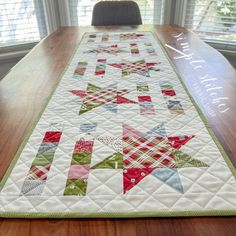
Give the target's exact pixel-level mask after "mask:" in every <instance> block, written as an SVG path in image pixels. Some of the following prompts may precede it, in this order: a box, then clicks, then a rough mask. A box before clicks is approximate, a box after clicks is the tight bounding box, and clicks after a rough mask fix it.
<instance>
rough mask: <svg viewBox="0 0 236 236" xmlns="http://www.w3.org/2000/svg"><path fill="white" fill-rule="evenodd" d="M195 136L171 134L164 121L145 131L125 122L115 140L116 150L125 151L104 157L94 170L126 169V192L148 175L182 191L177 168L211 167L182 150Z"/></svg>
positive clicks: (124, 181)
mask: <svg viewBox="0 0 236 236" xmlns="http://www.w3.org/2000/svg"><path fill="white" fill-rule="evenodd" d="M194 137H195V136H194V135H190V136H189V135H179V136H168V135H167V133H166V130H165V127H164V124H163V123H162V124H160V125H159V126H156V127H154V128H153V129H151V130H149V131H148V132H146V133H142V132H140V131H138V130H136V129H134V128H133V127H131V126H129V125H127V124H123V137H122V142H120V143H119V142H116V143H117V145H120V147H119V148H116V150H119V149H120V150H122V151H121V152H118V153H114V154H113V155H111V156H109V157H107V158H105V159H104V160H103V161H102V162H100V163H98V164H96V165H95V166H93V167H92V169H102V168H108V169H114V168H121V169H122V168H123V190H124V193H126V192H128V191H129V190H131V189H132V188H133V187H135V186H136V185H137V184H138V183H139V182H140V181H141V180H142V179H143V178H145V177H146V176H148V175H149V174H152V176H154V177H156V178H157V179H159V180H161V181H162V182H164V183H165V184H166V185H168V186H169V187H172V188H173V189H175V190H176V191H178V192H180V193H183V192H184V190H183V187H182V184H181V179H180V177H179V174H178V168H186V167H208V165H207V164H206V163H204V162H202V161H200V160H197V159H194V158H192V157H191V156H189V155H188V154H186V153H184V152H182V151H181V150H180V149H181V148H182V146H184V145H186V143H188V142H189V141H190V140H191V139H193V138H194ZM99 138H100V140H101V142H103V143H104V144H106V145H108V146H110V147H113V145H110V143H109V142H107V143H106V142H104V141H103V140H102V139H101V137H99ZM121 159H122V161H123V164H121ZM115 163H116V164H115Z"/></svg>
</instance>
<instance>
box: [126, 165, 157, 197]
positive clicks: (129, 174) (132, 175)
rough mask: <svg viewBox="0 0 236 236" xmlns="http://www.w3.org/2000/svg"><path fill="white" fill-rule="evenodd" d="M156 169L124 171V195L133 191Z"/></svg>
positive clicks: (130, 169) (129, 169)
mask: <svg viewBox="0 0 236 236" xmlns="http://www.w3.org/2000/svg"><path fill="white" fill-rule="evenodd" d="M154 169H155V168H128V169H124V173H123V185H124V193H126V192H127V191H129V190H130V189H132V188H133V187H134V186H135V185H137V184H138V183H139V182H140V181H141V180H142V179H143V178H145V177H146V176H147V175H149V174H150V173H151V172H152V171H153V170H154Z"/></svg>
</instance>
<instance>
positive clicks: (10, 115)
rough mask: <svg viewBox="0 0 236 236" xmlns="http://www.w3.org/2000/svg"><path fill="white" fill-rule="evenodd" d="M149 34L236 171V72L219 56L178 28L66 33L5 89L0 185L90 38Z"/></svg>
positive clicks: (55, 230) (153, 221) (232, 231)
mask: <svg viewBox="0 0 236 236" xmlns="http://www.w3.org/2000/svg"><path fill="white" fill-rule="evenodd" d="M104 30H107V31H136V30H140V31H152V32H154V33H155V34H156V35H157V36H158V38H159V39H160V40H161V42H162V44H163V45H164V46H165V48H166V51H167V53H168V55H169V57H170V58H171V60H172V61H173V63H174V64H175V66H176V68H177V71H178V72H179V74H180V75H181V77H182V79H183V81H184V83H185V84H186V86H187V88H188V90H189V92H190V94H191V95H192V96H193V97H194V99H195V101H196V102H197V104H198V105H199V107H200V108H201V109H202V111H203V113H204V114H205V117H206V118H207V120H208V123H209V125H210V127H211V128H212V129H213V131H214V132H215V134H216V136H217V137H218V139H219V140H220V142H221V143H222V145H223V147H224V149H225V151H226V152H227V154H228V155H229V157H230V158H231V160H232V162H233V164H234V166H236V92H235V88H236V71H235V70H234V69H233V68H232V66H231V65H230V64H229V63H228V61H227V60H226V59H225V58H224V57H223V56H222V55H221V54H220V53H219V52H217V51H216V50H214V49H213V48H211V47H209V46H208V45H207V44H205V43H203V42H202V41H201V40H199V39H198V38H197V37H196V36H195V35H194V34H193V33H191V32H189V31H187V30H186V29H184V28H182V27H178V26H170V25H167V26H140V27H96V28H95V27H84V28H82V27H80V28H77V27H63V28H60V29H59V30H58V31H56V32H55V33H53V34H51V35H50V36H48V37H47V38H45V39H44V40H42V41H41V42H40V43H39V44H38V45H37V46H36V47H35V48H34V49H33V50H32V51H31V52H30V53H29V54H28V55H27V56H26V57H24V58H23V59H22V60H21V61H20V62H19V63H18V64H17V65H16V66H15V67H14V68H13V69H12V70H11V72H10V73H9V74H8V75H7V76H6V77H5V78H4V79H3V80H2V81H1V82H0V137H1V138H0V177H1V178H2V177H3V175H4V173H5V171H6V169H7V168H8V166H9V164H10V162H11V160H12V158H13V157H14V155H15V153H16V151H17V149H18V147H19V145H20V144H21V142H22V140H23V138H24V137H25V135H26V133H27V132H28V131H29V129H30V127H31V126H32V124H33V123H34V122H35V120H36V119H37V117H38V116H39V114H40V112H41V111H42V109H43V108H44V106H45V103H46V101H47V98H48V97H49V95H50V93H51V92H52V91H53V90H54V88H55V85H56V83H57V82H58V80H59V78H60V75H61V73H62V72H63V70H64V68H65V66H66V65H67V63H68V61H69V59H70V57H71V55H72V53H73V52H74V50H75V48H76V47H77V46H78V43H79V41H80V39H81V37H82V35H83V33H84V32H86V31H104ZM0 235H4V236H9V235H10V236H12V235H17V236H21V235H24V236H25V235H37V236H41V235H50V236H53V235H57V236H59V235H63V236H67V235H76V236H77V235H83V236H86V235H97V236H98V235H109V236H110V235H122V236H125V235H128V236H133V235H160V236H162V235H164V236H168V235H178V236H180V235H181V236H184V235H187V236H189V235H194V236H195V235H207V236H211V235H214V236H218V235H219V236H224V235H227V236H230V235H236V217H198V218H149V219H88V220H87V219H84V220H83V219H78V220H42V219H41V220H30V219H26V220H24V219H1V220H0Z"/></svg>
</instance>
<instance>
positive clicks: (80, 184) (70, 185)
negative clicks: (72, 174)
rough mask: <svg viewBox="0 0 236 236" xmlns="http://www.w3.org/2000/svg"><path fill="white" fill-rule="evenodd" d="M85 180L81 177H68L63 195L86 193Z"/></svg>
mask: <svg viewBox="0 0 236 236" xmlns="http://www.w3.org/2000/svg"><path fill="white" fill-rule="evenodd" d="M86 189H87V181H85V180H83V179H68V180H67V182H66V188H65V191H64V195H80V196H84V195H86Z"/></svg>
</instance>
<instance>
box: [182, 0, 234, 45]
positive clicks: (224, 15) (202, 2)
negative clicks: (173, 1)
mask: <svg viewBox="0 0 236 236" xmlns="http://www.w3.org/2000/svg"><path fill="white" fill-rule="evenodd" d="M184 26H185V27H186V28H188V29H191V30H193V31H195V32H196V33H198V34H199V35H200V37H201V38H203V39H207V40H214V41H215V40H216V41H228V42H232V43H236V1H235V0H231V1H221V0H215V1H210V0H189V1H187V6H186V16H185V24H184Z"/></svg>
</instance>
